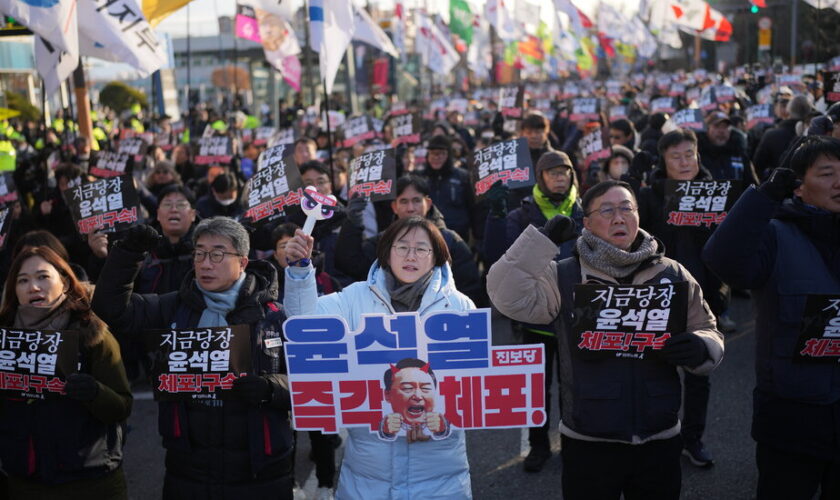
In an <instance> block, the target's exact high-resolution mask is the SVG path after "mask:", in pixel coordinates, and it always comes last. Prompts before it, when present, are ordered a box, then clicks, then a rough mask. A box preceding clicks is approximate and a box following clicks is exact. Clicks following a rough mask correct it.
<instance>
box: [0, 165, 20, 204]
mask: <svg viewBox="0 0 840 500" xmlns="http://www.w3.org/2000/svg"><path fill="white" fill-rule="evenodd" d="M17 200H18V192H17V187H16V186H15V178H14V172H3V173H2V174H0V205H5V204H8V203H13V202H15V201H17Z"/></svg>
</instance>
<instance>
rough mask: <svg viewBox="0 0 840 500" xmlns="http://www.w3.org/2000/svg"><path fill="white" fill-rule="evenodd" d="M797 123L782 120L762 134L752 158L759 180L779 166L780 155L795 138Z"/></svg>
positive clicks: (790, 120)
mask: <svg viewBox="0 0 840 500" xmlns="http://www.w3.org/2000/svg"><path fill="white" fill-rule="evenodd" d="M798 121H799V120H795V119H792V118H790V119H787V120H782V121H780V122H779V123H778V124H777V125H776V126H775V127H773V128H771V129H770V130H768V131H767V132H764V135H763V136H762V137H761V141H760V142H759V143H758V147H756V149H755V153H754V154H753V158H752V160H753V164H754V165H755V170H756V172H757V173H758V177H759V179H764V178H766V176H767V175H768V174H769V173H770V172H772V171H773V170H774V169H775V168H776V167H778V166H779V161H781V158H782V155H783V154H784V152H785V151H786V150H787V148H788V146H790V143H791V142H793V140H794V139H795V138H796V123H797V122H798Z"/></svg>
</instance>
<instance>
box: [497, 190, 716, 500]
mask: <svg viewBox="0 0 840 500" xmlns="http://www.w3.org/2000/svg"><path fill="white" fill-rule="evenodd" d="M582 205H583V209H584V219H583V226H584V229H583V231H582V233H581V236H580V238H579V239H578V240H577V244H576V249H577V255H574V256H572V257H570V258H568V259H563V260H561V261H560V262H556V261H554V260H553V259H554V257H555V255H556V254H557V246H558V245H560V244H562V243H564V242H565V241H568V240H570V239H573V238H575V237H576V235H577V234H576V231H575V224H574V222H573V221H572V220H571V219H569V218H568V217H566V216H563V215H557V216H555V217H553V218H552V219H551V220H549V221H548V222H547V223H546V224H545V225H544V226H543V227H542V229H539V230H538V229H537V228H535V227H533V226H529V227H527V228H526V229H525V231H524V232H523V233H522V235H521V236H520V237H519V238H518V239H517V240H516V242H514V244H513V246H511V248H510V249H509V250H508V251H507V252H506V253H505V255H504V256H503V257H502V258H501V259H500V260H498V261H497V262H496V263H495V264H494V265H493V267H492V268H491V269H490V272H489V273H488V275H487V292H488V294H489V295H490V299H491V301H492V302H493V305H494V306H496V308H498V309H499V311H500V312H502V313H503V314H505V315H507V316H510V317H511V318H513V319H516V320H518V321H532V322H538V323H544V324H545V323H550V322H551V321H553V320H554V318H556V317H558V316H559V317H560V320H561V328H562V329H563V330H561V331H563V332H564V333H565V335H564V337H563V338H560V339H558V350H559V355H560V366H561V369H562V370H563V373H562V374H561V375H562V376H561V377H560V394H561V399H562V401H563V402H562V408H563V415H562V419H561V422H560V433H561V436H562V455H563V472H562V476H563V477H562V485H563V498H565V499H567V500H575V499H578V498H586V499H589V498H603V499H618V498H619V497H620V496H621V494H622V493H623V494H624V495H625V496H626V497H629V498H663V499H664V498H670V499H677V498H679V496H680V485H681V476H682V473H681V471H680V463H679V456H680V452H681V450H682V438H681V437H680V435H679V433H680V421H679V419H678V418H677V413H678V410H679V407H680V378H679V374H678V371H677V368H678V367H682V368H684V369H686V370H688V371H691V372H694V373H697V374H706V373H708V372H710V371H711V370H712V369H713V368H714V367H715V366H717V365H718V364H719V363H720V361H721V359H722V357H723V342H722V337H721V335H720V333H719V332H717V331H716V330H715V321H714V316H713V315H712V314H711V312H710V311H709V309H708V306H707V305H706V304H705V302H704V300H703V293H702V291H701V290H700V286H699V285H698V284H697V282H696V281H695V280H694V278H693V277H692V276H691V274H690V273H688V271H686V270H685V268H684V267H682V266H681V265H680V264H678V263H677V262H675V261H673V260H671V259H669V258H667V257H665V256H664V249H663V248H662V245H661V244H660V243H659V242H658V241H657V240H656V239H655V238H654V237H653V236H651V235H650V234H648V233H647V232H646V231H644V230H641V229H639V227H638V225H639V217H638V213H637V202H636V199H635V196H634V195H633V192H632V190H631V188H630V186H629V185H628V184H626V183H623V182H617V181H607V182H602V183H600V184H598V185H596V186H593V187H592V188H591V189H590V190H589V191H587V193H586V194H585V195H584V197H583V200H582ZM663 280H667V281H666V282H668V281H670V282H686V283H688V314H687V319H686V331H685V332H674V335H673V336H671V337H670V338H668V339H667V340H665V342H664V345H663V346H662V348H661V350H660V351H659V352H658V355H654V356H651V357H649V358H648V359H644V360H640V359H632V358H620V357H609V358H594V359H593V358H592V357H590V356H588V355H587V353H586V352H585V351H583V350H581V349H579V348H577V347H576V345H575V343H576V341H575V340H574V336H573V332H574V329H573V323H572V314H573V310H574V307H573V305H574V299H573V287H574V285H575V284H578V283H604V284H618V283H623V284H645V283H662V282H663ZM634 363H636V364H634ZM642 363H644V364H642ZM642 366H644V369H642Z"/></svg>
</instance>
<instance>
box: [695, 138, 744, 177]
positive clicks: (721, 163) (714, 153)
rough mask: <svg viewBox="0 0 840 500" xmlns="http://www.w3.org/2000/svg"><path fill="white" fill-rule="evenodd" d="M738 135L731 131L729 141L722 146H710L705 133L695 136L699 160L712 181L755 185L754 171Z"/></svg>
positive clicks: (710, 143) (710, 142) (741, 139)
mask: <svg viewBox="0 0 840 500" xmlns="http://www.w3.org/2000/svg"><path fill="white" fill-rule="evenodd" d="M739 134H740V132H736V131H732V133H731V134H730V135H729V140H728V141H726V144H724V145H723V146H715V145H714V144H712V141H710V140H709V136H708V134H706V133H705V132H701V133H699V134H697V141H698V145H697V146H698V151H699V152H700V158H702V160H703V166H704V167H705V168H706V169H707V170H708V171H709V173H710V174H711V176H712V178H713V179H717V180H736V181H744V182H745V183H746V184H756V183H757V182H758V179H757V178H756V175H755V170H754V169H753V166H752V162H750V158H749V156H747V152H746V151H745V148H744V140H743V138H742V137H741V136H739Z"/></svg>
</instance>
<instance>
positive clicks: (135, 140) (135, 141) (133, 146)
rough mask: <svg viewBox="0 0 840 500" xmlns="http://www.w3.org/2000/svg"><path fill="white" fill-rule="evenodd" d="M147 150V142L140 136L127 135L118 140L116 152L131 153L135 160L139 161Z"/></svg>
mask: <svg viewBox="0 0 840 500" xmlns="http://www.w3.org/2000/svg"><path fill="white" fill-rule="evenodd" d="M148 150H149V143H148V142H146V140H145V139H143V138H142V137H129V138H126V139H123V140H121V141H120V146H119V149H118V150H117V152H118V153H126V154H129V155H131V157H132V158H133V159H134V161H135V162H137V163H140V162H141V161H143V157H144V156H146V152H147V151H148Z"/></svg>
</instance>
